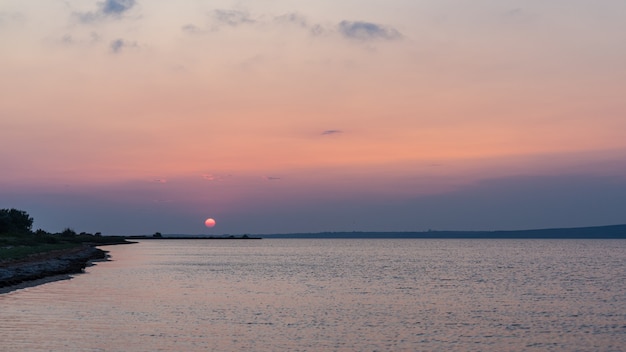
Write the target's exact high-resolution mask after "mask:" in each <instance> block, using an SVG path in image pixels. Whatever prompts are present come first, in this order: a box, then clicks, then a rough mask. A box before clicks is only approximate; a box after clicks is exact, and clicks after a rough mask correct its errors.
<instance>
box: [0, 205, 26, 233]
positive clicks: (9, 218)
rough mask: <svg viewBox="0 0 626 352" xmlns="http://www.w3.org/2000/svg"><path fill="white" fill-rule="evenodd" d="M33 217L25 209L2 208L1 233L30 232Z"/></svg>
mask: <svg viewBox="0 0 626 352" xmlns="http://www.w3.org/2000/svg"><path fill="white" fill-rule="evenodd" d="M32 227H33V218H32V217H31V216H30V215H28V213H27V212H25V211H23V210H18V209H15V208H11V209H0V233H8V232H18V233H23V232H30V230H31V228H32Z"/></svg>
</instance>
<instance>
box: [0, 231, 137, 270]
mask: <svg viewBox="0 0 626 352" xmlns="http://www.w3.org/2000/svg"><path fill="white" fill-rule="evenodd" d="M120 243H128V241H126V240H125V239H124V238H123V237H117V236H97V235H92V234H87V233H82V234H75V233H73V232H71V231H68V232H64V233H60V234H49V233H3V234H0V262H6V261H15V260H21V259H25V258H28V257H30V256H33V255H38V254H42V253H47V252H51V251H57V250H64V249H70V248H76V247H81V246H83V245H93V246H98V245H107V244H120Z"/></svg>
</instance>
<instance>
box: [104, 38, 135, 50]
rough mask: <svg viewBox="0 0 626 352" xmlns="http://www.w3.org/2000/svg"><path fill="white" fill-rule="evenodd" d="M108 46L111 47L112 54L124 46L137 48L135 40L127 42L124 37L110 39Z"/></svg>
mask: <svg viewBox="0 0 626 352" xmlns="http://www.w3.org/2000/svg"><path fill="white" fill-rule="evenodd" d="M109 47H110V48H111V52H113V53H114V54H118V53H120V52H121V51H122V49H124V48H137V47H138V45H137V43H136V42H128V41H125V40H124V39H121V38H118V39H115V40H114V41H112V42H111V44H110V45H109Z"/></svg>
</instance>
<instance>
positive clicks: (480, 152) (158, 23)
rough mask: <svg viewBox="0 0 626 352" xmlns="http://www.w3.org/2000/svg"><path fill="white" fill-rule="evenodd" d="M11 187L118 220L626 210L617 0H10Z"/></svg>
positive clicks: (54, 219)
mask: <svg viewBox="0 0 626 352" xmlns="http://www.w3.org/2000/svg"><path fill="white" fill-rule="evenodd" d="M12 207H15V208H18V209H22V210H26V211H27V212H29V214H31V215H32V216H33V217H34V218H35V224H34V229H37V228H42V229H44V230H47V231H50V232H56V231H61V230H63V229H64V228H67V227H69V228H72V229H74V230H76V231H79V232H80V231H87V232H97V231H99V232H102V233H103V234H111V235H113V234H152V233H154V232H156V231H159V232H162V233H186V234H203V233H211V234H224V233H229V234H242V233H257V234H263V233H285V232H319V231H384V230H389V231H411V230H415V231H422V230H427V229H436V230H454V229H463V230H492V229H494V230H495V229H528V228H545V227H575V226H592V225H609V224H618V223H626V1H622V0H606V1H590V0H589V1H587V0H585V1H583V0H551V1H545V0H543V1H535V0H524V1H522V0H477V1H458V0H457V1H452V0H385V1H373V0H358V1H356V0H341V1H337V0H333V1H330V0H318V1H286V0H271V1H270V0H255V1H251V0H241V1H206V0H181V1H164V0H104V1H85V0H80V1H78V0H65V1H60V0H59V1H53V0H32V1H23V0H0V208H12ZM207 217H213V218H215V219H216V221H217V225H216V226H215V227H214V228H212V229H207V228H206V227H205V226H204V220H205V219H206V218H207Z"/></svg>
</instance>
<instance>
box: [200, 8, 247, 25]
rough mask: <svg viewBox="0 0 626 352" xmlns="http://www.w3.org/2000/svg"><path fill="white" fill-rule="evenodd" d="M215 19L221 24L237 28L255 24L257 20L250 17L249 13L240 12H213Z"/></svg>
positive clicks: (218, 10)
mask: <svg viewBox="0 0 626 352" xmlns="http://www.w3.org/2000/svg"><path fill="white" fill-rule="evenodd" d="M211 15H212V17H213V19H215V20H216V21H217V22H219V23H221V24H226V25H229V26H232V27H237V26H239V25H242V24H253V23H256V20H254V19H253V18H251V17H250V15H249V14H248V12H246V11H239V10H220V9H217V10H213V12H212V13H211Z"/></svg>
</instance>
